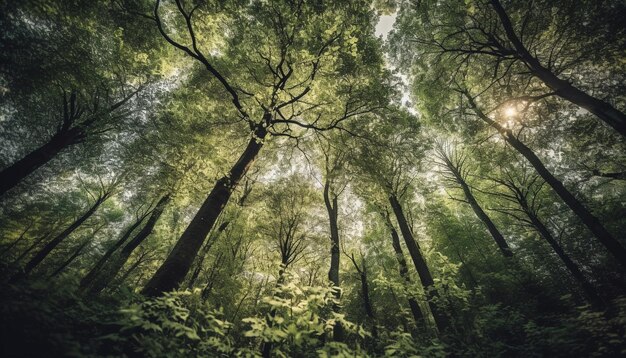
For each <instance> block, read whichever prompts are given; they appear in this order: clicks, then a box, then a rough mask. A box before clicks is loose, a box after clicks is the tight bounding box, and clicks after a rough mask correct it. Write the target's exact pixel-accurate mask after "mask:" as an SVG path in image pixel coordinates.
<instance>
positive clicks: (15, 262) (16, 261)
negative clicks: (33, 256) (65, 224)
mask: <svg viewBox="0 0 626 358" xmlns="http://www.w3.org/2000/svg"><path fill="white" fill-rule="evenodd" d="M52 233H53V231H49V232H48V233H46V234H45V235H43V236H41V237H39V238H38V239H37V240H35V241H34V242H33V243H32V244H31V245H30V246H29V247H28V248H27V249H26V250H24V252H22V253H21V254H20V256H18V257H17V258H16V259H15V260H14V261H13V262H12V263H11V265H17V264H18V263H19V262H20V261H22V259H23V258H24V257H26V255H28V254H29V253H30V252H31V251H33V249H34V248H35V247H37V245H39V244H40V243H41V242H42V241H44V240H45V239H47V238H48V237H49V236H50V235H52Z"/></svg>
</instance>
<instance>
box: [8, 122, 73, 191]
mask: <svg viewBox="0 0 626 358" xmlns="http://www.w3.org/2000/svg"><path fill="white" fill-rule="evenodd" d="M81 134H82V132H81V130H80V129H79V128H78V127H76V128H72V129H70V130H67V131H64V132H60V133H57V134H55V135H54V136H53V137H52V138H50V140H49V141H48V142H47V143H46V144H44V145H42V146H41V147H39V148H37V149H35V150H34V151H32V152H30V153H29V154H27V155H26V156H25V157H24V158H22V159H20V160H18V161H17V162H15V163H13V164H12V165H11V166H10V167H7V168H5V169H3V170H2V172H0V196H2V195H4V193H6V192H7V191H9V190H11V189H12V188H13V187H15V186H16V185H17V184H19V182H21V181H22V180H23V179H24V178H26V177H27V176H28V175H30V174H31V173H32V172H34V171H35V170H37V169H38V168H39V167H41V166H42V165H44V164H46V163H48V162H49V161H50V160H51V159H52V158H54V157H55V156H56V155H57V154H59V152H61V151H62V150H63V149H65V148H67V147H69V146H71V145H72V144H75V143H76V140H77V138H79V137H80V135H81Z"/></svg>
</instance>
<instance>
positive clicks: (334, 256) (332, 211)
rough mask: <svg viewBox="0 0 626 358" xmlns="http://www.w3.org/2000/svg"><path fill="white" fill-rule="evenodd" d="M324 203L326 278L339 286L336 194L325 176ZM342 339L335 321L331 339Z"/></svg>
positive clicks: (338, 293)
mask: <svg viewBox="0 0 626 358" xmlns="http://www.w3.org/2000/svg"><path fill="white" fill-rule="evenodd" d="M327 175H328V174H327ZM331 196H332V198H331ZM324 204H325V205H326V210H327V211H328V221H329V224H330V269H329V270H328V279H329V280H330V281H331V282H332V283H333V285H334V286H336V287H339V285H340V281H339V258H340V251H339V223H338V216H339V211H338V210H339V207H338V204H337V196H336V195H332V194H331V193H330V180H329V179H328V178H326V182H325V183H324ZM335 297H336V298H337V300H339V299H340V298H341V291H337V293H336V295H335ZM333 310H334V311H335V312H338V311H339V306H337V305H334V306H333ZM343 339H344V332H343V327H342V326H341V324H339V323H337V324H335V326H334V327H333V340H335V341H337V342H342V341H343Z"/></svg>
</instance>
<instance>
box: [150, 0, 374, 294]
mask: <svg viewBox="0 0 626 358" xmlns="http://www.w3.org/2000/svg"><path fill="white" fill-rule="evenodd" d="M160 5H161V4H160V1H159V0H157V1H156V4H155V7H154V12H153V15H152V16H148V17H149V18H151V19H152V20H153V21H154V22H155V23H156V25H157V27H158V29H159V31H160V32H161V34H162V36H163V37H164V39H165V40H166V41H167V42H169V43H170V44H171V45H172V46H174V47H176V48H178V49H179V50H181V51H183V52H184V53H186V54H187V55H188V56H190V57H191V58H193V59H194V60H196V61H198V62H199V63H200V64H202V66H203V67H204V68H205V69H206V70H207V71H208V72H209V73H210V74H211V75H212V76H213V77H214V78H215V79H217V80H218V81H219V82H220V83H221V84H222V86H223V87H224V90H225V92H226V93H227V95H228V96H229V98H231V100H232V103H233V106H234V109H235V110H236V113H237V115H238V116H239V117H240V119H241V120H242V121H243V122H244V123H247V124H248V126H249V128H250V131H251V134H252V135H251V138H250V139H249V142H248V145H247V146H246V148H245V149H244V151H243V153H242V154H241V156H240V157H239V159H238V160H237V161H236V162H235V164H234V165H233V166H232V168H231V169H230V170H229V172H228V173H227V174H226V175H225V176H223V177H221V178H220V179H218V180H217V182H216V184H215V186H214V187H213V189H212V190H211V192H210V194H209V195H208V196H207V198H206V200H205V201H204V202H203V204H202V205H201V207H200V209H199V210H198V212H197V214H196V215H195V216H194V218H193V219H192V221H191V222H190V224H189V225H188V227H187V229H186V230H185V232H184V233H183V234H182V235H181V237H180V239H179V240H178V241H177V243H176V245H175V247H174V249H173V250H172V252H171V253H170V255H169V256H168V258H167V259H166V261H165V262H164V263H163V265H162V266H161V267H160V268H159V270H158V271H157V272H156V273H155V275H154V276H153V277H152V279H151V280H150V281H149V282H148V284H147V285H146V287H145V288H144V290H143V293H144V294H145V295H148V296H156V295H160V294H162V293H163V292H166V291H170V290H172V289H174V288H176V287H177V286H178V285H179V284H180V283H181V281H182V280H183V279H184V277H185V275H186V274H187V272H188V271H189V268H190V267H191V264H192V262H193V260H194V258H195V257H196V255H197V252H198V250H199V249H200V247H201V246H202V243H203V242H204V239H205V238H206V236H207V234H208V232H209V231H210V230H211V228H212V227H213V225H214V223H215V220H216V219H217V217H218V216H219V214H220V213H221V212H222V210H223V209H224V207H225V206H226V204H227V203H228V201H229V199H230V196H231V195H232V193H233V190H234V189H235V188H236V187H237V185H238V184H239V181H240V180H241V178H242V177H243V176H244V175H245V174H246V172H247V171H248V169H249V168H250V166H251V165H252V162H253V161H254V160H255V158H256V157H257V155H258V154H259V152H260V150H261V148H262V147H263V145H264V143H265V139H266V137H267V136H268V134H271V135H273V136H288V137H293V136H294V134H292V133H293V131H294V127H295V128H301V129H305V130H306V129H312V130H317V131H324V130H331V129H335V128H341V125H342V122H344V121H346V120H348V119H350V118H351V117H354V116H358V115H360V114H364V113H367V112H369V111H371V110H373V109H375V108H380V107H381V106H383V105H384V103H385V98H384V96H382V97H381V96H377V97H369V98H365V97H364V94H365V95H368V94H369V95H371V94H372V92H371V91H372V90H373V89H374V88H376V89H379V88H380V87H373V86H372V85H369V86H367V85H366V86H363V85H360V84H359V83H358V82H357V81H358V78H359V77H358V75H359V74H360V73H359V72H365V71H367V74H368V75H370V74H371V73H372V71H373V73H380V72H381V61H380V58H376V57H374V58H371V57H369V58H366V59H365V60H361V61H359V57H358V55H359V52H361V53H368V51H371V50H374V49H375V46H376V45H375V44H374V43H373V42H372V41H371V39H369V38H368V37H367V36H368V35H369V34H368V33H367V32H366V31H364V30H362V29H361V26H363V25H364V20H365V19H367V15H368V13H367V11H366V12H363V10H362V8H360V7H356V6H355V5H354V4H350V3H343V2H340V3H335V4H334V5H332V6H329V7H328V8H327V9H326V11H324V12H322V13H318V12H317V11H316V9H315V7H314V6H311V5H310V4H305V3H302V2H298V3H285V4H283V3H276V4H263V3H254V4H252V5H251V6H249V7H246V8H244V9H243V10H239V9H230V8H228V7H226V8H225V9H223V10H224V11H225V14H226V15H227V16H228V17H229V18H230V20H231V21H232V23H233V24H238V25H242V26H240V27H238V28H236V29H235V33H236V34H237V35H236V36H233V37H232V38H233V39H234V40H236V41H237V48H238V49H239V50H243V49H246V48H250V49H251V51H252V52H254V53H255V54H256V56H254V57H253V58H251V57H249V56H247V55H246V56H241V54H240V53H237V52H235V53H233V54H230V53H229V55H230V59H231V60H232V65H233V67H231V68H233V69H235V68H237V67H236V66H237V65H238V66H239V68H240V69H241V68H246V67H248V66H249V67H251V68H253V70H252V74H251V78H246V76H245V75H244V76H243V78H238V76H235V75H233V76H232V77H233V78H231V79H229V78H228V77H226V76H225V75H223V74H222V71H220V70H218V69H217V67H216V65H214V64H213V60H212V59H211V57H213V56H211V57H207V55H205V52H204V51H205V49H203V46H204V47H206V45H203V44H201V43H200V41H199V40H198V35H197V34H196V27H195V26H197V25H196V24H197V23H198V22H197V21H196V20H195V17H194V16H196V17H197V16H205V18H206V19H207V21H210V19H211V12H210V9H204V8H202V7H200V6H195V7H193V8H191V9H189V8H186V7H185V4H183V3H182V1H180V0H177V1H176V10H174V12H175V13H176V14H177V15H178V16H180V17H182V20H183V22H184V31H185V34H186V35H187V36H188V41H189V43H190V45H185V44H183V43H182V42H180V41H178V40H175V39H173V38H172V37H171V36H170V35H169V34H168V32H167V28H166V26H165V24H164V23H163V21H162V19H161V15H160V12H159V10H160ZM246 16H251V17H252V18H254V19H256V22H253V23H254V24H256V26H254V27H248V26H243V24H247V23H250V21H249V19H247V18H246ZM340 19H341V20H340ZM328 21H330V23H332V24H333V25H332V26H330V27H328V26H329V25H330V23H329V22H328ZM321 23H325V24H326V26H325V27H324V29H322V28H321V27H320V26H319V25H318V24H321ZM305 34H306V36H304V35H305ZM268 39H270V41H268ZM308 39H315V40H314V41H308ZM359 41H361V42H362V43H363V44H364V45H363V46H362V47H359V46H356V43H357V42H359ZM259 43H264V44H266V46H265V47H263V48H260V49H259V48H258V44H259ZM252 49H257V50H252ZM353 53H354V54H355V56H352V54H353ZM257 56H258V57H257ZM354 63H359V64H361V65H366V66H368V67H366V68H365V69H360V70H359V71H358V72H356V73H355V71H354V70H353V67H352V66H353V64H354ZM321 69H324V70H325V71H326V72H327V73H328V72H330V71H331V70H332V69H335V70H338V71H339V72H340V73H341V74H342V76H340V77H339V78H332V77H330V76H327V75H324V74H322V73H321V72H320V71H321ZM233 73H235V72H234V71H233ZM245 79H247V80H249V81H251V83H250V86H251V88H250V89H247V90H243V87H244V86H245V84H246V83H245V82H244V80H245ZM237 80H240V81H241V82H240V83H238V84H237V85H234V84H233V83H235V82H236V81H237ZM333 87H334V88H333ZM252 88H254V89H255V90H253V89H252ZM323 88H328V89H329V90H330V92H324V90H323ZM331 88H332V90H331ZM244 98H245V100H244ZM308 98H311V99H313V100H315V102H313V103H311V102H308V101H307V100H306V99H308ZM372 99H375V100H374V101H371V100H372ZM326 102H328V103H326ZM339 108H341V109H339ZM337 113H341V114H339V115H337ZM255 116H256V118H255Z"/></svg>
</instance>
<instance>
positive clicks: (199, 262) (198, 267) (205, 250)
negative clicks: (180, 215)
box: [187, 221, 230, 289]
mask: <svg viewBox="0 0 626 358" xmlns="http://www.w3.org/2000/svg"><path fill="white" fill-rule="evenodd" d="M229 223H230V222H228V221H224V222H223V223H222V225H220V226H219V227H218V228H217V232H216V233H215V235H213V237H211V236H209V241H208V242H207V243H206V244H205V245H204V247H203V248H202V251H201V253H200V256H199V257H198V259H197V260H196V261H197V262H196V268H195V269H194V270H193V272H192V274H191V277H190V278H189V283H188V284H187V288H188V289H192V288H193V285H194V284H195V283H196V280H197V279H198V276H200V271H202V265H203V263H204V259H205V258H206V255H207V253H208V252H209V250H210V249H211V246H213V244H214V243H215V241H216V240H217V239H218V238H219V237H220V234H221V233H222V232H223V231H224V230H226V228H227V227H228V224H229Z"/></svg>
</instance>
